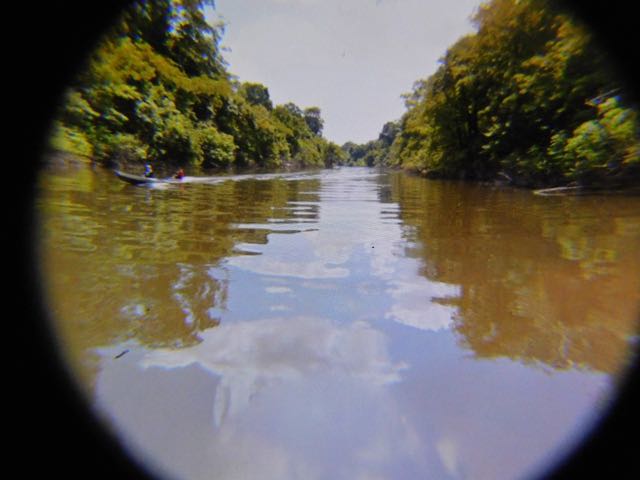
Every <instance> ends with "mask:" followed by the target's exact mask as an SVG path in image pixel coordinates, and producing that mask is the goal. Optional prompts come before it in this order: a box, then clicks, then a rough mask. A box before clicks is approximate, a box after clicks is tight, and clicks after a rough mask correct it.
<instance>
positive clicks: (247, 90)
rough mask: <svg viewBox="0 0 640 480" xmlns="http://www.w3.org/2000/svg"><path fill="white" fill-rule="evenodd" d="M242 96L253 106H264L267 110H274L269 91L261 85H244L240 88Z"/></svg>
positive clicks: (248, 83) (247, 83) (246, 83)
mask: <svg viewBox="0 0 640 480" xmlns="http://www.w3.org/2000/svg"><path fill="white" fill-rule="evenodd" d="M240 94H241V95H242V96H243V97H244V98H246V99H247V101H248V102H249V103H250V104H251V105H262V106H263V107H264V108H266V109H267V110H272V109H273V104H272V103H271V99H270V98H269V89H268V88H267V87H265V86H264V85H262V84H261V83H250V82H245V83H243V84H242V85H241V86H240Z"/></svg>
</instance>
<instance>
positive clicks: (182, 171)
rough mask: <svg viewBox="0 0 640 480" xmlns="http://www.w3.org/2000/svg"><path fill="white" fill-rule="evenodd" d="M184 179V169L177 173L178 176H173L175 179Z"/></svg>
mask: <svg viewBox="0 0 640 480" xmlns="http://www.w3.org/2000/svg"><path fill="white" fill-rule="evenodd" d="M182 177H184V170H182V168H181V169H180V170H178V171H177V172H176V174H175V175H174V176H173V178H177V179H178V180H182Z"/></svg>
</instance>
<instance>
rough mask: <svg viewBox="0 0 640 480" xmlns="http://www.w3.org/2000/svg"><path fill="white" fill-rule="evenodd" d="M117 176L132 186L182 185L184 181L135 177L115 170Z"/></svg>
mask: <svg viewBox="0 0 640 480" xmlns="http://www.w3.org/2000/svg"><path fill="white" fill-rule="evenodd" d="M114 173H115V174H116V176H117V177H118V178H119V179H120V180H122V181H125V182H127V183H131V184H132V185H144V184H148V183H181V182H182V180H180V179H178V178H171V177H169V178H154V177H145V176H143V175H134V174H133V173H125V172H121V171H119V170H114Z"/></svg>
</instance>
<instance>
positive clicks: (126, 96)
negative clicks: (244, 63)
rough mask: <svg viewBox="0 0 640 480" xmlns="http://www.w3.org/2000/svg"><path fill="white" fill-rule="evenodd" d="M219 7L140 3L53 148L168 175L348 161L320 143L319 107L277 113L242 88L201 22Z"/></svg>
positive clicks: (90, 75)
mask: <svg viewBox="0 0 640 480" xmlns="http://www.w3.org/2000/svg"><path fill="white" fill-rule="evenodd" d="M207 6H209V7H211V8H215V4H214V0H147V1H140V2H136V3H134V4H133V5H132V6H131V7H130V8H129V9H128V10H126V12H124V15H123V16H122V17H121V19H120V21H119V23H118V24H117V25H115V26H114V28H113V29H112V30H111V31H109V32H108V33H107V34H106V35H105V36H104V38H103V40H102V41H101V42H100V45H99V47H98V48H97V50H96V51H95V52H94V54H93V55H92V56H91V58H90V59H89V61H88V62H87V66H86V69H84V70H83V71H82V72H81V73H80V75H79V76H78V77H77V78H76V80H75V82H74V83H73V85H71V86H70V88H69V90H68V93H67V95H66V98H65V99H64V102H63V103H62V105H61V108H60V114H59V116H58V119H57V120H56V122H55V127H54V131H53V135H52V144H53V146H54V147H55V148H57V149H59V150H64V151H69V152H72V153H76V154H81V155H85V156H89V157H91V158H93V159H94V160H96V161H98V162H100V163H103V164H113V163H125V164H134V165H135V164H137V163H140V164H141V163H146V162H152V163H153V164H154V165H156V166H159V167H160V168H162V167H163V166H166V167H169V166H170V167H174V166H193V167H204V168H226V167H229V166H231V165H237V166H241V167H266V168H278V167H283V166H331V165H333V164H335V163H344V162H345V161H346V158H347V156H346V154H345V153H344V151H343V150H342V149H340V147H339V146H337V145H335V144H333V143H331V142H329V141H327V140H326V139H324V138H323V137H322V128H323V120H322V117H321V112H320V109H319V108H317V107H309V108H305V109H302V108H300V107H298V106H297V105H295V104H293V103H287V104H285V105H276V106H274V105H273V104H272V102H271V99H270V97H269V91H268V89H267V87H265V86H264V85H261V84H258V83H241V82H240V81H238V80H237V79H235V78H234V77H233V76H232V75H231V74H230V73H229V72H228V71H227V67H226V64H225V61H224V59H223V57H222V55H221V52H220V48H219V44H220V39H221V36H222V33H223V25H216V26H211V25H209V24H208V23H207V22H206V20H205V15H204V9H205V7H207Z"/></svg>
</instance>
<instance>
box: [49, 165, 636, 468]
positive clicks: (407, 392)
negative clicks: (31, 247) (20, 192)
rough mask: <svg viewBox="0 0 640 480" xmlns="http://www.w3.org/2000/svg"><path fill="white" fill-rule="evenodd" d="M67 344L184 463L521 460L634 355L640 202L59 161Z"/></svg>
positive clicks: (591, 412)
mask: <svg viewBox="0 0 640 480" xmlns="http://www.w3.org/2000/svg"><path fill="white" fill-rule="evenodd" d="M40 191H41V195H40V198H39V200H38V209H39V213H40V215H41V217H40V218H41V228H42V243H41V253H42V267H43V269H42V272H43V281H44V282H45V286H46V287H47V292H48V299H49V305H50V310H51V312H52V321H53V322H54V326H55V330H56V332H57V334H58V338H59V345H60V348H61V349H62V350H63V351H64V353H65V355H66V358H68V361H69V365H70V367H71V368H72V370H73V372H74V373H75V374H76V375H77V377H78V379H79V381H80V383H81V385H82V386H83V388H84V389H85V391H86V393H87V398H88V399H89V401H90V402H91V404H92V405H94V407H95V410H96V412H97V413H98V414H99V415H100V416H101V417H102V418H103V419H104V420H105V424H106V425H108V426H109V428H112V429H113V430H114V431H115V432H116V434H117V435H118V436H119V438H120V439H121V440H122V442H123V443H124V444H125V445H127V446H128V448H129V449H130V450H131V451H132V452H133V453H134V454H135V455H136V456H138V457H139V458H142V459H144V460H145V461H146V462H147V463H148V465H149V466H150V467H151V468H152V469H153V470H154V471H155V472H156V473H159V474H160V473H161V474H163V475H166V476H168V477H170V478H174V477H175V478H184V479H205V478H206V479H211V478H215V479H238V478H263V479H297V478H304V479H315V478H318V479H326V478H332V479H365V478H366V479H373V478H390V479H391V478H392V479H405V478H406V479H414V478H434V479H467V478H480V479H510V478H520V477H522V476H528V475H531V474H536V473H539V472H540V471H541V469H544V468H545V467H546V466H548V465H549V464H551V463H552V462H554V461H555V460H557V459H558V458H561V456H562V455H564V454H565V453H566V452H567V451H568V449H570V448H571V447H572V446H574V445H575V443H576V442H577V441H579V439H580V438H581V436H582V435H584V434H585V433H587V432H588V431H589V428H591V427H592V425H593V424H594V423H593V422H594V421H596V420H597V418H598V414H599V413H600V412H602V411H603V409H605V408H606V406H607V402H608V401H609V399H610V398H611V395H612V393H614V392H615V384H616V381H617V380H618V379H619V378H620V375H621V373H622V372H624V369H625V367H626V365H627V364H628V363H629V361H630V355H629V352H630V348H631V346H632V345H633V342H634V339H635V338H636V337H635V333H636V331H637V330H636V326H637V323H636V320H637V318H638V306H639V305H640V295H639V293H640V274H639V272H640V255H639V254H638V248H637V247H638V245H640V198H636V197H622V196H620V197H617V196H611V197H536V196H534V195H532V194H531V192H527V191H521V190H511V189H499V188H492V187H487V186H480V185H469V184H462V183H455V182H454V183H451V182H435V181H429V180H425V179H421V178H415V177H410V176H407V175H404V174H402V173H397V172H382V171H377V170H373V169H366V168H351V169H335V170H325V171H317V172H305V173H299V174H289V175H272V176H271V175H261V176H259V177H251V176H248V177H242V178H231V179H228V180H226V181H221V182H218V183H215V184H206V185H205V184H188V185H171V186H165V187H164V188H148V187H134V186H131V185H127V184H124V183H122V182H120V181H118V180H117V179H116V178H115V176H114V175H113V174H112V173H110V172H108V171H106V170H102V169H92V168H90V167H88V166H86V165H83V164H78V165H75V166H73V165H65V166H60V165H58V166H51V167H50V168H49V169H48V170H46V171H44V172H43V174H42V178H41V189H40Z"/></svg>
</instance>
